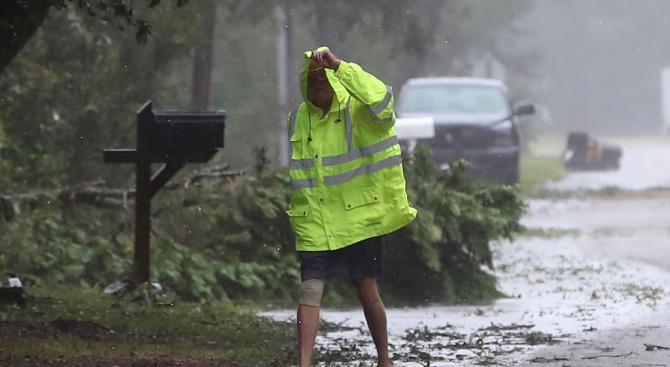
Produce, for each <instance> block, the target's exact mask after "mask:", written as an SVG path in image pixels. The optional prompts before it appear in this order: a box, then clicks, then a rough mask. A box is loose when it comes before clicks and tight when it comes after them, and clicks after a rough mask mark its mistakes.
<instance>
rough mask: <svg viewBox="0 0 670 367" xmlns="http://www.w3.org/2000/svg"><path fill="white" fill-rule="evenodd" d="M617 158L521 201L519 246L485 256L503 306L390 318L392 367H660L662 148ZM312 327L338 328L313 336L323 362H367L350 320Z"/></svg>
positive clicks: (667, 271)
mask: <svg viewBox="0 0 670 367" xmlns="http://www.w3.org/2000/svg"><path fill="white" fill-rule="evenodd" d="M623 149H624V158H623V159H622V166H621V169H620V170H618V171H608V172H572V173H568V174H567V176H566V177H565V178H564V179H562V180H560V181H558V182H553V183H550V184H549V185H547V192H546V193H545V194H543V196H542V197H541V198H534V199H529V200H528V204H529V211H528V213H527V215H526V216H525V217H524V218H523V220H522V222H523V224H524V225H525V226H527V227H528V228H529V229H530V231H529V234H528V235H527V236H524V237H521V238H518V239H516V240H515V241H513V242H503V243H496V244H493V246H492V248H493V250H494V255H495V266H496V271H495V272H496V276H497V277H498V279H499V288H500V290H501V291H502V292H504V293H506V294H508V295H509V296H510V298H507V299H502V300H499V301H497V302H495V303H493V304H491V305H484V306H482V305H479V306H458V307H450V306H440V305H426V307H422V308H412V309H393V308H391V309H389V310H388V319H389V333H390V342H391V354H392V355H393V356H395V362H394V363H395V365H396V366H426V365H430V366H478V365H496V366H538V365H540V366H557V367H558V366H572V367H577V366H670V349H668V350H666V349H664V348H665V347H668V348H670V333H669V331H670V328H669V326H668V325H670V293H669V292H668V290H669V289H668V287H669V285H670V240H668V238H669V236H668V235H669V234H670V170H669V169H666V167H670V145H668V144H660V143H657V144H639V143H636V144H631V145H623ZM266 315H268V316H272V317H274V318H277V319H288V320H292V321H294V310H285V311H272V312H268V313H266ZM322 318H323V319H324V320H325V321H326V322H328V323H331V324H333V325H338V326H339V327H338V328H332V329H331V328H329V329H328V330H322V332H321V333H320V335H319V337H318V339H317V344H318V348H319V349H320V351H321V352H322V353H335V354H340V355H347V359H348V360H349V361H350V362H349V363H342V365H352V364H351V361H359V362H365V363H368V364H369V363H371V361H373V358H372V356H374V347H373V346H372V344H371V342H370V337H369V335H366V333H367V328H366V327H365V322H364V318H363V315H362V312H361V311H360V310H358V309H356V310H330V309H325V310H323V312H322ZM352 346H353V347H352ZM647 349H649V350H647ZM334 365H338V364H337V363H335V364H334ZM356 365H357V364H356Z"/></svg>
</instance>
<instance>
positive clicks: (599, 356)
mask: <svg viewBox="0 0 670 367" xmlns="http://www.w3.org/2000/svg"><path fill="white" fill-rule="evenodd" d="M633 354H636V353H635V352H630V353H628V354H601V355H595V356H589V357H582V359H597V358H620V357H628V356H630V355H633Z"/></svg>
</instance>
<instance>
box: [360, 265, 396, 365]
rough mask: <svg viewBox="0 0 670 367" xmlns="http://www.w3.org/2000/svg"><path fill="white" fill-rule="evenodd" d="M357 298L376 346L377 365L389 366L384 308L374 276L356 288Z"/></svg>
mask: <svg viewBox="0 0 670 367" xmlns="http://www.w3.org/2000/svg"><path fill="white" fill-rule="evenodd" d="M356 293H357V295H358V299H359V301H360V302H361V306H363V312H364V313H365V320H366V321H367V322H368V328H369V329H370V334H372V340H373V341H374V342H375V347H376V348H377V366H378V367H391V366H392V364H391V360H390V359H389V350H388V346H389V343H388V331H387V328H386V309H385V308H384V303H383V302H382V299H381V297H379V291H378V290H377V280H376V279H375V278H366V279H364V280H363V282H362V283H361V285H359V286H358V288H357V289H356Z"/></svg>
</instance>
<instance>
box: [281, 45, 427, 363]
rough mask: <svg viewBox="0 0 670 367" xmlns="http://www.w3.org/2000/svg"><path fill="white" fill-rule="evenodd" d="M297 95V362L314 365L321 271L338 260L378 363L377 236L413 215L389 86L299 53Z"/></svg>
mask: <svg viewBox="0 0 670 367" xmlns="http://www.w3.org/2000/svg"><path fill="white" fill-rule="evenodd" d="M300 82H301V90H302V93H303V97H304V99H305V102H304V103H302V104H301V105H300V106H299V107H298V108H297V109H296V110H295V111H293V112H291V113H290V114H289V118H288V130H289V139H290V142H289V147H290V159H291V160H290V163H289V168H290V176H291V189H292V194H291V201H290V204H289V210H288V212H287V213H288V215H289V216H290V219H291V225H292V227H293V230H294V232H295V235H296V250H297V253H298V258H299V260H300V268H301V278H302V281H301V286H300V305H299V306H298V348H299V366H300V367H307V366H310V365H311V362H312V351H313V348H314V342H315V338H316V334H317V331H318V326H319V307H320V303H321V295H322V293H323V285H324V281H325V279H326V278H328V277H330V276H331V275H333V274H334V272H335V271H336V270H337V268H338V267H340V266H341V265H345V266H346V269H347V272H348V274H349V278H350V280H351V282H352V284H353V285H354V286H355V287H356V292H357V296H358V299H359V300H360V302H361V305H362V307H363V311H364V314H365V318H366V320H367V323H368V327H369V328H370V333H371V335H372V339H373V341H374V343H375V346H376V348H377V354H378V366H379V367H389V366H391V361H390V360H389V354H388V335H387V327H386V311H385V309H384V304H383V302H382V300H381V298H380V297H379V293H378V291H377V281H376V278H377V277H378V276H381V275H382V273H383V265H384V264H383V259H384V257H383V255H384V248H383V243H382V238H383V236H384V235H386V234H388V233H391V232H393V231H395V230H397V229H399V228H401V227H403V226H405V225H407V224H408V223H410V222H411V221H412V220H413V219H414V218H415V217H416V210H415V209H414V208H412V207H410V206H409V204H408V202H407V194H406V193H405V178H404V176H403V171H402V159H401V153H400V146H399V145H398V138H397V136H396V134H395V129H394V128H393V125H394V123H395V113H394V111H393V105H394V99H393V94H392V91H391V87H389V86H386V85H385V84H384V83H383V82H381V81H380V80H379V79H377V78H376V77H374V76H373V75H371V74H369V73H367V72H365V71H364V70H363V69H362V68H361V67H360V66H359V65H357V64H354V63H350V62H346V61H343V60H340V59H338V58H337V57H335V55H334V54H333V53H332V52H331V51H330V50H329V49H328V48H327V47H320V48H319V49H317V50H316V51H308V52H305V54H304V69H303V70H302V72H301V78H300Z"/></svg>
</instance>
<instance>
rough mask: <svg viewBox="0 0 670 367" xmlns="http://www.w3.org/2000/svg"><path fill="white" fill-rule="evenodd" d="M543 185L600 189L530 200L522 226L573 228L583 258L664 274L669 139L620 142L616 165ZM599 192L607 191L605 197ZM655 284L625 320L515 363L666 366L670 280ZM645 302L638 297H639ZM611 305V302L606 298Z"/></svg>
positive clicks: (669, 230) (667, 264)
mask: <svg viewBox="0 0 670 367" xmlns="http://www.w3.org/2000/svg"><path fill="white" fill-rule="evenodd" d="M548 187H549V188H551V189H554V190H558V191H571V192H574V190H580V189H587V190H600V194H598V195H594V196H588V198H587V199H584V198H577V197H575V198H573V199H567V200H561V201H546V200H537V201H534V202H531V208H532V210H531V215H529V216H528V217H527V218H525V220H524V221H525V224H526V225H529V226H534V227H545V228H547V227H554V228H557V227H558V228H566V229H568V228H570V229H574V230H578V231H579V232H580V233H581V234H582V237H584V238H585V240H582V241H580V244H579V251H580V252H581V253H582V254H583V256H584V257H586V258H598V259H608V260H611V261H621V262H625V263H626V264H628V266H630V264H636V263H637V264H641V265H649V266H651V268H650V269H651V271H652V274H651V276H652V277H656V278H658V279H666V278H667V277H668V275H669V274H670V236H669V235H670V145H666V144H645V145H640V144H638V145H631V146H624V159H623V160H622V167H621V169H620V170H619V171H616V172H593V173H570V174H569V175H568V176H567V177H566V178H565V179H563V180H561V181H559V182H555V183H551V184H549V185H548ZM612 188H617V189H612ZM621 190H624V191H621ZM604 191H608V192H609V194H608V195H603V193H604ZM654 271H655V272H656V273H653V272H654ZM586 281H588V279H587V280H586ZM661 283H662V284H661V285H660V287H659V288H656V289H655V290H654V291H655V293H654V294H655V296H654V297H653V298H654V304H653V305H652V306H650V307H647V308H645V307H638V308H636V309H635V310H634V313H635V314H634V315H631V316H632V317H630V318H629V319H628V320H627V321H626V322H623V323H620V324H618V325H612V326H610V327H605V328H600V329H599V330H596V331H595V332H589V333H586V332H584V333H581V334H579V333H578V334H576V335H574V336H573V337H571V338H570V339H569V340H568V341H567V342H565V343H559V344H556V345H551V346H543V347H540V348H536V349H534V350H532V351H531V352H529V353H527V354H526V355H525V356H524V357H523V358H522V360H523V361H524V362H522V363H520V364H518V366H522V367H530V366H538V365H541V366H571V367H586V366H590V367H594V366H598V367H599V366H603V367H605V366H607V367H612V366H658V367H661V366H670V306H669V305H668V302H667V299H668V292H669V291H670V283H667V281H663V282H661ZM647 295H649V293H647ZM650 299H651V298H646V300H650ZM644 301H645V299H644V297H641V298H640V302H644ZM655 302H658V303H655ZM610 307H616V306H612V305H611V302H610ZM599 321H600V323H601V324H602V322H603V321H605V322H607V319H606V318H605V317H600V320H598V318H596V319H595V320H593V322H594V324H598V322H599ZM666 348H668V349H666Z"/></svg>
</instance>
